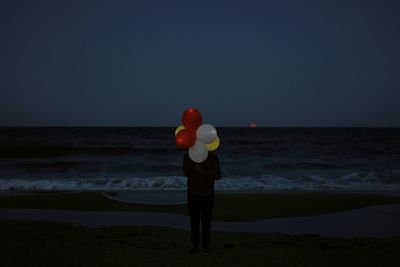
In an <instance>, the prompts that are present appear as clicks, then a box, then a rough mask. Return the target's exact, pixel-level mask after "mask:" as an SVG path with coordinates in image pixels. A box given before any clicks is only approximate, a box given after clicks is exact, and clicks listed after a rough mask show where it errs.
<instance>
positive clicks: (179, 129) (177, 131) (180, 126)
mask: <svg viewBox="0 0 400 267" xmlns="http://www.w3.org/2000/svg"><path fill="white" fill-rule="evenodd" d="M183 129H186V128H185V126H183V125H179V126H178V128H176V130H175V135H177V134H178V133H179V132H180V131H182V130H183Z"/></svg>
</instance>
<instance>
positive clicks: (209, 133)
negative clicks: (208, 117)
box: [196, 124, 217, 144]
mask: <svg viewBox="0 0 400 267" xmlns="http://www.w3.org/2000/svg"><path fill="white" fill-rule="evenodd" d="M196 137H197V140H199V141H201V142H203V143H204V144H210V143H212V142H213V141H214V140H215V138H216V137H217V130H216V129H215V128H214V126H212V125H211V124H203V125H201V126H200V127H199V128H197V130H196Z"/></svg>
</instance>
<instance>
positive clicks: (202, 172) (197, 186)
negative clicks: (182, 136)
mask: <svg viewBox="0 0 400 267" xmlns="http://www.w3.org/2000/svg"><path fill="white" fill-rule="evenodd" d="M183 172H184V174H185V176H187V178H188V179H187V192H188V194H193V195H206V194H211V193H214V181H215V180H219V179H220V178H221V171H220V168H219V161H218V157H217V155H216V154H215V153H214V152H211V151H210V152H208V156H207V159H206V160H205V161H203V162H201V163H196V162H194V161H192V160H191V159H190V157H189V153H185V155H184V156H183Z"/></svg>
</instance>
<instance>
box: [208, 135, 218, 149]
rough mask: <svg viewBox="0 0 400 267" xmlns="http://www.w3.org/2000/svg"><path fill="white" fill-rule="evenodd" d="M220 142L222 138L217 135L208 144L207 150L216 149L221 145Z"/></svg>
mask: <svg viewBox="0 0 400 267" xmlns="http://www.w3.org/2000/svg"><path fill="white" fill-rule="evenodd" d="M219 144H220V140H219V137H218V135H217V137H215V139H214V141H213V142H212V143H210V144H206V147H207V150H208V151H214V150H216V149H217V148H218V147H219Z"/></svg>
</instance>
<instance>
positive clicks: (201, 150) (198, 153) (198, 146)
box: [189, 140, 208, 163]
mask: <svg viewBox="0 0 400 267" xmlns="http://www.w3.org/2000/svg"><path fill="white" fill-rule="evenodd" d="M207 156H208V150H207V147H206V145H205V144H203V143H202V142H200V141H199V140H197V141H196V142H195V143H194V145H193V146H191V147H190V148H189V157H190V158H191V160H193V161H194V162H197V163H200V162H203V161H205V160H206V158H207Z"/></svg>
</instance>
